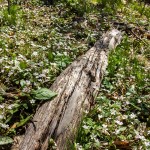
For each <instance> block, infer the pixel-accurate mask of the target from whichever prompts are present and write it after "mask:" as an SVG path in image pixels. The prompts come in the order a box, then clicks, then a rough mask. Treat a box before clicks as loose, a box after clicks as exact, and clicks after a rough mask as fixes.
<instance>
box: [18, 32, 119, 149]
mask: <svg viewBox="0 0 150 150" xmlns="http://www.w3.org/2000/svg"><path fill="white" fill-rule="evenodd" d="M121 39H122V34H121V32H120V31H118V30H116V29H113V30H112V31H110V32H107V33H106V34H103V36H102V37H101V38H100V40H99V41H98V42H97V43H96V44H95V45H94V47H92V48H91V49H90V50H89V51H87V53H86V54H84V55H82V56H81V57H79V58H78V59H77V60H76V61H74V62H73V63H72V64H71V65H70V66H69V67H68V68H67V69H65V70H64V71H63V72H62V73H61V74H60V76H59V77H58V78H57V79H56V81H55V82H54V83H53V85H52V86H51V88H50V89H51V90H52V91H54V92H56V93H58V95H57V97H55V98H54V99H53V100H52V101H48V102H45V103H44V104H43V105H42V106H41V107H40V108H39V109H38V110H37V112H36V114H35V116H34V118H33V121H32V123H30V124H29V127H28V128H27V130H26V133H25V136H24V139H23V140H22V142H21V144H20V146H19V149H20V150H46V149H47V148H48V143H49V140H50V138H52V139H54V141H55V142H56V144H57V149H59V150H64V149H68V150H69V144H70V143H71V142H73V140H74V138H75V135H76V131H77V128H78V125H79V123H80V121H81V119H82V117H83V114H84V112H85V111H86V112H89V110H90V109H91V108H92V106H93V105H94V99H95V97H96V96H97V94H98V91H99V88H100V84H101V81H102V78H103V75H104V73H105V69H106V67H107V61H108V52H109V50H110V49H114V48H115V47H116V46H117V45H118V44H119V43H120V42H121ZM68 143H69V144H68Z"/></svg>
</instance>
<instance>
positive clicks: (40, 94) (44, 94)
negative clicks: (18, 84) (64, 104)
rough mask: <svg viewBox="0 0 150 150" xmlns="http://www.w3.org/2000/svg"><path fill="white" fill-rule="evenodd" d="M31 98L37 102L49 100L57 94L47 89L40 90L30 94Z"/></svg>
mask: <svg viewBox="0 0 150 150" xmlns="http://www.w3.org/2000/svg"><path fill="white" fill-rule="evenodd" d="M32 94H33V97H34V98H35V99H37V100H51V99H52V98H53V97H55V96H56V95H57V93H55V92H53V91H51V90H49V89H47V88H41V89H38V90H36V91H33V92H32Z"/></svg>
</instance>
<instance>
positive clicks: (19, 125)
mask: <svg viewBox="0 0 150 150" xmlns="http://www.w3.org/2000/svg"><path fill="white" fill-rule="evenodd" d="M31 117H32V115H30V116H28V117H26V118H25V119H22V120H21V121H20V122H19V123H18V124H17V128H18V127H21V126H23V125H25V124H26V123H27V122H28V121H29V120H30V118H31Z"/></svg>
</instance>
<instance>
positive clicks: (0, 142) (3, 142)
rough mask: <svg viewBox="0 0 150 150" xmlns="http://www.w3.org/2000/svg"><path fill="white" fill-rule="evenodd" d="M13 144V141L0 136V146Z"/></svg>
mask: <svg viewBox="0 0 150 150" xmlns="http://www.w3.org/2000/svg"><path fill="white" fill-rule="evenodd" d="M11 143H13V139H12V138H10V137H8V136H0V145H6V144H11Z"/></svg>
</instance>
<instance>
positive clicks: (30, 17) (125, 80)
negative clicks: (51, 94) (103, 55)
mask: <svg viewBox="0 0 150 150" xmlns="http://www.w3.org/2000/svg"><path fill="white" fill-rule="evenodd" d="M6 4H7V3H4V2H2V3H1V4H0V149H5V145H7V149H8V147H9V146H11V143H12V142H13V141H14V140H15V139H16V137H18V136H20V135H22V134H24V132H25V129H26V126H27V123H28V122H29V121H30V120H31V119H32V117H33V115H34V113H35V111H36V108H37V107H38V106H39V100H36V99H35V98H34V96H33V91H36V90H37V89H39V88H49V87H50V86H51V84H52V83H53V82H54V80H55V79H56V77H57V76H58V75H59V74H60V73H61V72H62V71H63V70H64V69H65V68H66V67H67V66H68V65H69V64H71V62H72V61H73V60H75V59H76V58H77V57H78V56H80V55H82V54H84V53H85V52H86V51H87V50H88V49H89V48H90V47H92V46H93V45H94V43H95V42H96V41H97V40H98V39H99V38H100V36H101V34H102V33H103V32H105V31H107V30H109V29H111V28H117V29H119V30H121V31H122V32H123V31H124V32H125V33H124V37H123V41H122V43H121V44H120V45H119V46H118V47H117V48H116V49H115V50H113V51H111V52H110V54H109V64H108V68H107V72H106V75H105V77H104V80H103V82H102V86H101V88H100V92H99V96H98V97H97V98H96V106H95V107H94V108H93V109H92V110H91V112H90V113H89V114H88V115H87V116H86V117H85V118H83V121H82V123H81V126H80V128H79V132H78V135H77V138H76V141H75V142H74V143H73V145H72V149H79V150H82V149H83V150H84V149H85V150H96V149H97V150H98V149H132V150H148V149H150V98H149V97H150V81H149V79H150V78H149V74H150V73H149V71H150V70H149V69H150V54H149V50H150V41H149V39H150V24H149V22H150V6H149V5H145V4H144V3H138V2H131V3H128V4H122V5H120V6H119V9H116V12H114V11H113V10H112V9H111V8H109V7H106V8H104V9H102V10H101V9H100V6H97V5H96V4H90V5H88V4H87V7H86V8H85V7H84V6H82V5H81V8H79V7H74V5H75V4H74V3H73V4H69V5H68V4H66V3H58V4H56V5H54V6H43V5H41V4H40V3H38V1H33V2H32V3H26V4H22V5H13V6H11V8H10V13H8V8H7V5H6ZM104 12H105V13H104ZM106 12H107V13H106ZM55 146H57V145H55V144H54V145H53V148H54V149H55Z"/></svg>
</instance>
